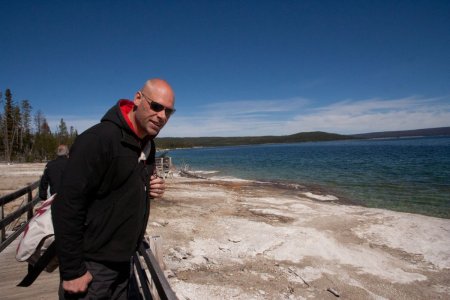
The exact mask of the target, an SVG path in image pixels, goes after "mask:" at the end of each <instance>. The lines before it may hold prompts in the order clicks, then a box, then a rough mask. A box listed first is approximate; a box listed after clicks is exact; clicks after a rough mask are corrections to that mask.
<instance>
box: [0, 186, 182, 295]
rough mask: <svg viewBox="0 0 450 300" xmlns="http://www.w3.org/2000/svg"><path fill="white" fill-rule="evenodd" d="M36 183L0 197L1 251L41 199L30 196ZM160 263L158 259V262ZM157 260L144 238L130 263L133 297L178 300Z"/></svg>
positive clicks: (13, 237)
mask: <svg viewBox="0 0 450 300" xmlns="http://www.w3.org/2000/svg"><path fill="white" fill-rule="evenodd" d="M38 186H39V181H36V182H34V183H32V184H30V185H28V186H26V187H24V188H22V189H20V190H17V191H15V192H13V193H11V194H8V195H6V196H2V197H0V206H1V219H0V230H1V244H0V252H2V251H3V250H4V249H5V248H6V247H7V246H8V245H9V244H11V243H12V242H13V241H14V240H15V239H16V238H17V237H18V236H19V235H20V234H21V233H22V232H23V231H24V229H25V227H26V225H27V224H28V222H29V221H30V220H31V218H32V217H33V211H34V210H33V208H34V206H35V205H36V204H37V203H38V202H39V201H40V200H41V199H40V198H39V197H38V195H36V196H35V197H34V198H33V190H34V189H36V188H37V187H38ZM25 194H27V195H28V197H27V203H26V204H25V205H23V206H21V207H19V208H17V209H16V210H15V211H13V212H12V213H10V214H8V215H7V216H6V217H5V216H4V205H5V204H8V203H11V202H12V201H14V200H16V199H18V198H19V197H22V196H23V195H25ZM24 213H27V222H24V223H23V224H21V225H20V226H19V227H18V228H16V229H15V230H14V231H13V232H12V233H11V234H10V235H9V236H6V227H7V226H8V225H9V224H11V223H12V222H14V221H15V220H18V219H19V218H21V217H22V215H23V214H24ZM160 263H161V262H160ZM160 263H158V260H157V259H156V258H155V256H154V255H153V252H152V250H151V249H150V243H149V242H148V241H143V242H142V243H141V245H140V246H139V248H138V251H136V254H135V255H134V256H133V266H134V268H135V272H134V274H135V276H132V278H131V283H130V284H131V285H134V287H135V291H136V294H135V295H134V297H133V299H145V300H147V299H155V300H157V299H161V300H166V299H167V300H177V299H178V298H177V296H176V295H175V293H174V291H173V290H172V288H171V287H170V284H169V282H168V281H167V278H166V276H165V275H164V272H163V270H162V268H161V267H160Z"/></svg>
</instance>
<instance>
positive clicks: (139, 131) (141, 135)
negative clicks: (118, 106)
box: [128, 110, 146, 139]
mask: <svg viewBox="0 0 450 300" xmlns="http://www.w3.org/2000/svg"><path fill="white" fill-rule="evenodd" d="M128 119H129V120H130V122H131V124H133V127H134V129H135V132H136V134H137V136H138V137H139V138H140V139H143V138H144V137H145V136H146V134H145V132H143V130H142V129H141V128H140V127H139V126H138V124H137V123H136V118H135V114H134V111H133V110H130V112H129V113H128Z"/></svg>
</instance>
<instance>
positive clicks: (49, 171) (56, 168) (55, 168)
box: [39, 156, 67, 200]
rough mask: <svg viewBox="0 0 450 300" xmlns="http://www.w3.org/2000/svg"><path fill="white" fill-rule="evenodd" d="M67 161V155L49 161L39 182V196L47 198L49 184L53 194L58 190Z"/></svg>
mask: <svg viewBox="0 0 450 300" xmlns="http://www.w3.org/2000/svg"><path fill="white" fill-rule="evenodd" d="M66 163H67V156H58V157H57V158H56V159H54V160H52V161H49V162H48V163H47V165H46V166H45V170H44V174H43V175H42V177H41V182H40V184H39V198H41V199H43V200H45V199H47V189H48V186H49V185H50V194H51V195H53V194H54V193H56V192H57V191H58V189H59V185H60V183H61V177H62V174H63V172H64V169H65V168H66Z"/></svg>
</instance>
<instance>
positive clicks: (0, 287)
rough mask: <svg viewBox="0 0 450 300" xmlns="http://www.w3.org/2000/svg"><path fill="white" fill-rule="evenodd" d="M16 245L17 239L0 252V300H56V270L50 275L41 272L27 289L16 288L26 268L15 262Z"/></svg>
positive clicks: (57, 276) (24, 264)
mask: <svg viewBox="0 0 450 300" xmlns="http://www.w3.org/2000/svg"><path fill="white" fill-rule="evenodd" d="M18 243H19V239H16V240H15V241H14V242H12V243H11V245H9V246H8V247H7V248H6V249H5V250H3V251H2V252H0V299H2V300H10V299H20V300H27V299H33V300H38V299H39V300H40V299H42V300H44V299H45V300H47V299H49V300H52V299H58V287H59V270H58V269H56V270H55V271H53V272H52V273H47V272H45V271H44V272H42V273H41V275H39V277H38V278H37V279H36V281H35V282H34V283H33V284H32V285H31V286H29V287H17V286H16V285H17V284H18V283H19V282H20V281H21V280H22V278H23V277H24V276H25V274H26V273H27V268H28V266H27V263H23V262H22V263H21V262H18V261H16V258H15V255H16V248H17V244H18Z"/></svg>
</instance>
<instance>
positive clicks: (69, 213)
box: [52, 78, 175, 299]
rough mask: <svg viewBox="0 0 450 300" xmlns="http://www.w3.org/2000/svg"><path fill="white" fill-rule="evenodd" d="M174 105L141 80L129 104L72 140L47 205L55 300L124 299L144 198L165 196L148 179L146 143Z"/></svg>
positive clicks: (155, 84) (169, 93)
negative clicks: (53, 255) (58, 280)
mask: <svg viewBox="0 0 450 300" xmlns="http://www.w3.org/2000/svg"><path fill="white" fill-rule="evenodd" d="M174 104H175V96H174V92H173V90H172V88H171V87H170V85H169V84H168V83H167V82H166V81H164V80H162V79H157V78H156V79H151V80H148V81H147V82H146V83H145V85H144V86H143V87H142V89H141V90H139V91H137V92H136V93H135V95H134V99H133V100H132V101H131V100H119V101H118V103H117V104H116V105H115V106H113V107H112V108H111V109H110V110H109V111H108V112H107V113H106V114H105V116H104V117H103V118H102V119H101V122H100V123H99V124H97V125H94V126H93V127H91V128H89V129H87V130H86V131H84V132H83V133H82V134H81V135H79V136H78V137H77V139H76V140H75V143H74V144H73V146H72V147H71V150H70V158H69V161H68V163H67V167H66V172H65V173H64V176H63V178H62V182H61V192H60V193H58V194H57V195H56V198H55V200H54V201H53V204H52V219H53V226H54V230H55V242H56V254H57V257H58V261H59V270H60V276H61V285H60V289H59V298H60V299H127V293H128V281H129V277H130V260H131V257H132V255H133V253H135V251H136V250H137V247H138V246H139V244H140V243H141V241H142V239H143V236H144V234H145V229H146V226H147V221H148V217H149V213H150V199H152V198H160V197H162V195H163V193H164V191H165V182H164V180H163V179H162V178H159V177H157V176H155V175H154V173H153V171H154V162H155V144H154V141H153V139H154V138H155V137H156V136H157V135H158V133H159V131H160V130H161V129H162V128H163V126H164V125H165V124H166V123H167V121H168V120H169V118H170V116H171V115H172V114H173V113H174V112H175V108H174Z"/></svg>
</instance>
